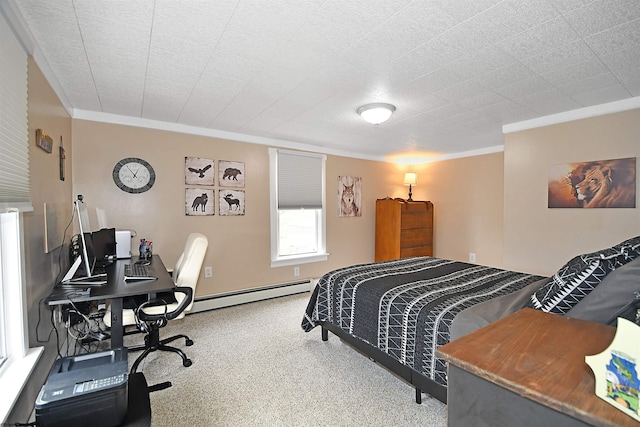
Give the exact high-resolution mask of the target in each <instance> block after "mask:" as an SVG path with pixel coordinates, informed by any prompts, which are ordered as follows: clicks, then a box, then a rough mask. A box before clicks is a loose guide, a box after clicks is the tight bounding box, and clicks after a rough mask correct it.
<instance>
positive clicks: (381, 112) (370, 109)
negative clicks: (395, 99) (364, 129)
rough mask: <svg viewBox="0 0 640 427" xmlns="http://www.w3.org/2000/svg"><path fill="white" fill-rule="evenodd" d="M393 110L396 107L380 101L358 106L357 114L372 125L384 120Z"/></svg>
mask: <svg viewBox="0 0 640 427" xmlns="http://www.w3.org/2000/svg"><path fill="white" fill-rule="evenodd" d="M394 111H396V107H394V106H393V105H391V104H385V103H382V102H378V103H375V104H367V105H363V106H362V107H360V108H358V114H360V115H361V116H362V118H363V119H364V121H365V122H368V123H371V124H373V125H379V124H380V123H382V122H386V121H387V120H389V117H391V114H392V113H393V112H394Z"/></svg>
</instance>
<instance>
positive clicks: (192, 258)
mask: <svg viewBox="0 0 640 427" xmlns="http://www.w3.org/2000/svg"><path fill="white" fill-rule="evenodd" d="M208 246H209V241H208V239H207V237H206V236H205V235H204V234H201V233H192V234H190V235H189V237H188V238H187V242H186V244H185V247H184V251H183V253H182V255H180V258H178V261H177V262H176V266H175V268H174V270H173V281H174V283H175V284H176V291H175V292H172V293H169V294H168V295H165V294H160V295H158V296H157V298H156V299H155V300H153V301H145V302H143V303H141V304H140V305H138V306H137V307H135V308H125V309H124V310H123V311H122V324H123V326H129V325H136V326H137V327H138V329H139V330H141V331H142V332H144V333H145V334H146V335H145V339H144V341H145V343H144V345H140V346H136V347H129V351H138V350H144V352H143V353H142V354H141V355H140V356H138V358H137V359H136V361H135V362H134V364H133V366H132V368H131V372H132V373H134V372H136V370H137V368H138V365H139V364H140V362H141V361H142V359H144V358H145V357H146V356H147V355H148V354H149V353H151V352H152V351H156V350H162V351H172V352H174V353H177V354H179V355H180V356H181V357H182V364H183V365H184V366H187V367H188V366H191V360H190V359H189V358H188V357H187V356H186V355H185V354H184V353H183V352H182V350H180V349H178V348H175V347H171V346H168V345H166V344H167V343H169V342H171V341H174V340H176V339H179V338H184V339H185V343H186V345H187V346H190V345H192V344H193V341H192V340H191V339H190V338H189V337H187V336H186V335H183V334H180V335H176V336H172V337H170V338H165V339H163V340H160V332H159V330H160V328H161V327H163V326H164V325H166V323H167V321H168V320H174V319H181V318H183V317H184V316H185V314H186V313H187V312H188V311H189V310H191V307H192V306H193V295H195V289H196V284H197V283H198V278H199V277H200V270H201V268H202V263H203V262H204V255H205V253H206V251H207V247H208ZM103 320H104V323H105V325H107V326H109V327H110V326H111V312H110V310H109V309H107V312H106V314H105V315H104V318H103Z"/></svg>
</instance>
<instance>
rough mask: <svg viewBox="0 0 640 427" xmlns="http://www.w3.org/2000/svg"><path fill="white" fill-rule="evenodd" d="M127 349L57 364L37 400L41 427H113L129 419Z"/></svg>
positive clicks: (65, 360)
mask: <svg viewBox="0 0 640 427" xmlns="http://www.w3.org/2000/svg"><path fill="white" fill-rule="evenodd" d="M127 372H128V360H127V349H126V347H121V348H115V349H111V350H107V351H101V352H97V353H88V354H82V355H78V356H70V357H63V358H61V359H58V360H56V362H55V363H54V364H53V367H52V368H51V372H50V373H49V377H48V378H47V382H46V383H45V384H44V385H43V386H42V389H41V390H40V393H39V394H38V398H37V399H36V405H35V407H36V422H37V425H38V426H41V427H46V426H65V427H69V426H88V425H90V426H95V427H113V426H117V425H119V424H121V423H122V422H123V421H124V419H125V418H126V415H127V392H128V390H127V377H128V376H127Z"/></svg>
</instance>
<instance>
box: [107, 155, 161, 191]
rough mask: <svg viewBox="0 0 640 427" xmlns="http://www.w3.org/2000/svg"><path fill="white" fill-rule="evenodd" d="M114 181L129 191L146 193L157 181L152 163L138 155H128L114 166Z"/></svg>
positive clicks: (122, 188)
mask: <svg viewBox="0 0 640 427" xmlns="http://www.w3.org/2000/svg"><path fill="white" fill-rule="evenodd" d="M113 181H114V182H115V183H116V185H117V186H118V188H120V189H121V190H122V191H126V192H127V193H144V192H145V191H147V190H149V189H150V188H151V187H153V184H154V183H155V182H156V173H155V172H154V170H153V167H151V165H150V164H149V163H148V162H147V161H145V160H142V159H139V158H137V157H127V158H126V159H122V160H120V161H119V162H118V163H116V165H115V167H114V168H113Z"/></svg>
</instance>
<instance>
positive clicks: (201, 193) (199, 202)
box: [184, 188, 215, 216]
mask: <svg viewBox="0 0 640 427" xmlns="http://www.w3.org/2000/svg"><path fill="white" fill-rule="evenodd" d="M184 208H185V214H186V215H187V216H207V215H215V210H214V200H213V189H204V188H187V189H185V198H184Z"/></svg>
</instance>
